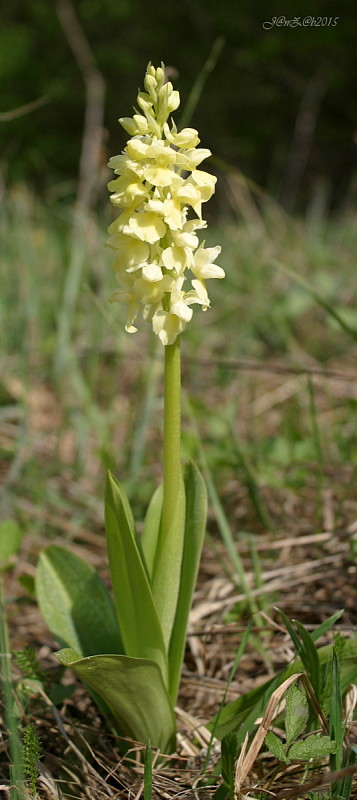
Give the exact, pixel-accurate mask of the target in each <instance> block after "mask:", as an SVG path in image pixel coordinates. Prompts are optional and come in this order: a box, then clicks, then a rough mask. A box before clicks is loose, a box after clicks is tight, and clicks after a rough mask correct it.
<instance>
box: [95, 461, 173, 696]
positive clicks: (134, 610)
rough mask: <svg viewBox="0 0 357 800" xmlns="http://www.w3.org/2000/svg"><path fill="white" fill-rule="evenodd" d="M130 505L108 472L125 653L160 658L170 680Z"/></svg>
mask: <svg viewBox="0 0 357 800" xmlns="http://www.w3.org/2000/svg"><path fill="white" fill-rule="evenodd" d="M129 508H130V507H129V503H128V500H127V497H126V494H125V492H124V489H123V487H122V486H120V484H119V483H118V482H117V481H116V480H115V478H114V477H113V476H112V475H111V473H108V479H107V485H106V492H105V527H106V535H107V546H108V558H109V567H110V574H111V579H112V585H113V593H114V602H115V607H116V612H117V618H118V622H119V628H120V632H121V636H122V639H123V643H124V649H125V653H126V655H128V656H132V657H134V658H140V657H144V658H149V659H152V660H153V661H156V663H157V664H158V665H159V667H160V669H161V670H162V675H163V678H164V681H165V683H166V681H167V658H166V651H165V645H164V640H163V635H162V629H161V625H160V622H159V617H158V614H157V611H156V607H155V604H154V600H153V595H152V591H151V587H150V584H149V581H148V577H147V572H146V569H145V567H144V564H143V561H142V557H141V554H140V551H139V548H138V545H137V542H136V537H135V532H134V530H133V522H132V515H131V512H129Z"/></svg>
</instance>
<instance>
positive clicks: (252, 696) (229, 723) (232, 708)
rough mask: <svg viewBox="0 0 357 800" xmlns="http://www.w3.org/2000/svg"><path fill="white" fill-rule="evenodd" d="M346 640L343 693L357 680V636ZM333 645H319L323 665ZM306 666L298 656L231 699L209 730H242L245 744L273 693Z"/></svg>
mask: <svg viewBox="0 0 357 800" xmlns="http://www.w3.org/2000/svg"><path fill="white" fill-rule="evenodd" d="M345 642H346V644H345V650H344V657H343V661H342V663H341V692H342V695H343V694H344V692H345V691H346V690H347V688H348V686H349V685H350V684H351V683H354V682H355V680H356V678H357V639H356V638H355V639H346V640H345ZM332 647H333V645H330V644H329V645H325V646H324V647H320V648H319V649H318V651H317V652H318V658H319V664H320V666H322V665H324V664H326V663H327V662H328V661H329V660H330V659H331V657H332ZM302 670H303V664H302V661H301V660H300V659H298V660H297V661H295V663H294V664H291V665H290V666H288V667H286V668H285V669H284V670H282V671H281V672H280V673H278V674H277V675H275V677H273V678H271V679H269V680H268V681H266V683H264V684H262V685H261V686H259V687H258V688H257V689H252V690H251V691H250V692H247V693H246V694H244V695H242V696H241V697H239V698H237V700H233V702H231V703H228V705H227V706H226V707H225V708H223V709H222V710H221V711H220V712H219V720H218V724H217V723H216V720H217V717H213V719H212V720H211V721H210V723H209V725H208V726H207V727H208V728H209V730H212V728H213V726H214V725H216V730H215V735H216V737H217V738H218V739H222V738H223V736H225V735H226V734H227V733H229V732H230V731H234V730H239V744H241V742H242V741H243V739H244V736H245V733H246V731H247V730H249V731H251V730H253V727H254V723H255V721H256V720H257V719H258V717H259V716H260V715H261V714H262V713H263V711H264V709H265V707H266V704H267V702H268V700H269V698H270V696H271V693H272V692H273V691H274V690H275V689H276V688H277V687H278V686H280V685H281V684H282V683H283V681H285V680H286V678H289V677H290V675H295V674H296V673H297V672H302Z"/></svg>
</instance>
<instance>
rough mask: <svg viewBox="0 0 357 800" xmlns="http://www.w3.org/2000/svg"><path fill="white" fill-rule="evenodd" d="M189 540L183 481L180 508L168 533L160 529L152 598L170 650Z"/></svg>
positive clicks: (178, 502)
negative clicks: (184, 551) (183, 555)
mask: <svg viewBox="0 0 357 800" xmlns="http://www.w3.org/2000/svg"><path fill="white" fill-rule="evenodd" d="M184 536H185V490H184V483H183V480H182V478H181V480H180V483H179V486H178V487H177V500H176V507H175V508H173V509H172V518H171V525H170V527H169V529H168V530H166V531H165V530H163V526H162V525H161V526H160V533H159V538H158V542H157V548H156V553H155V562H154V568H153V574H152V579H151V587H152V594H153V598H154V603H155V607H156V609H157V613H158V617H159V620H160V624H161V628H162V633H163V637H164V642H165V647H166V648H167V650H168V649H169V643H170V637H171V633H172V628H173V625H174V621H175V615H176V607H177V600H178V596H179V591H180V580H181V563H182V553H183V545H184Z"/></svg>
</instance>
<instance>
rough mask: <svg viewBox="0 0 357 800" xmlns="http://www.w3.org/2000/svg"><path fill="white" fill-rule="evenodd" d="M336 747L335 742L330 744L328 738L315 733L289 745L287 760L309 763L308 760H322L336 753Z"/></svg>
mask: <svg viewBox="0 0 357 800" xmlns="http://www.w3.org/2000/svg"><path fill="white" fill-rule="evenodd" d="M336 746H337V745H336V742H331V739H330V738H329V737H328V736H321V735H320V734H319V733H315V734H313V735H312V736H308V737H307V738H306V739H303V740H301V741H300V742H294V744H292V745H291V747H290V748H289V752H288V756H289V760H290V761H295V760H298V761H309V759H310V758H314V759H320V758H324V757H325V756H328V755H330V753H334V752H336Z"/></svg>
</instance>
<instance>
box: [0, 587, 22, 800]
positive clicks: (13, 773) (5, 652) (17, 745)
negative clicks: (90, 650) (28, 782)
mask: <svg viewBox="0 0 357 800" xmlns="http://www.w3.org/2000/svg"><path fill="white" fill-rule="evenodd" d="M0 683H1V688H2V696H3V701H4V706H5V720H6V726H7V731H8V736H9V751H10V757H11V762H12V763H11V765H10V782H11V784H12V788H11V789H10V797H11V800H25V792H24V786H25V783H24V774H23V769H22V758H21V742H20V736H19V731H18V724H17V719H16V717H15V714H14V698H13V691H12V675H11V652H10V646H9V636H8V630H7V622H6V616H5V603H4V598H3V586H2V580H1V578H0Z"/></svg>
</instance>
